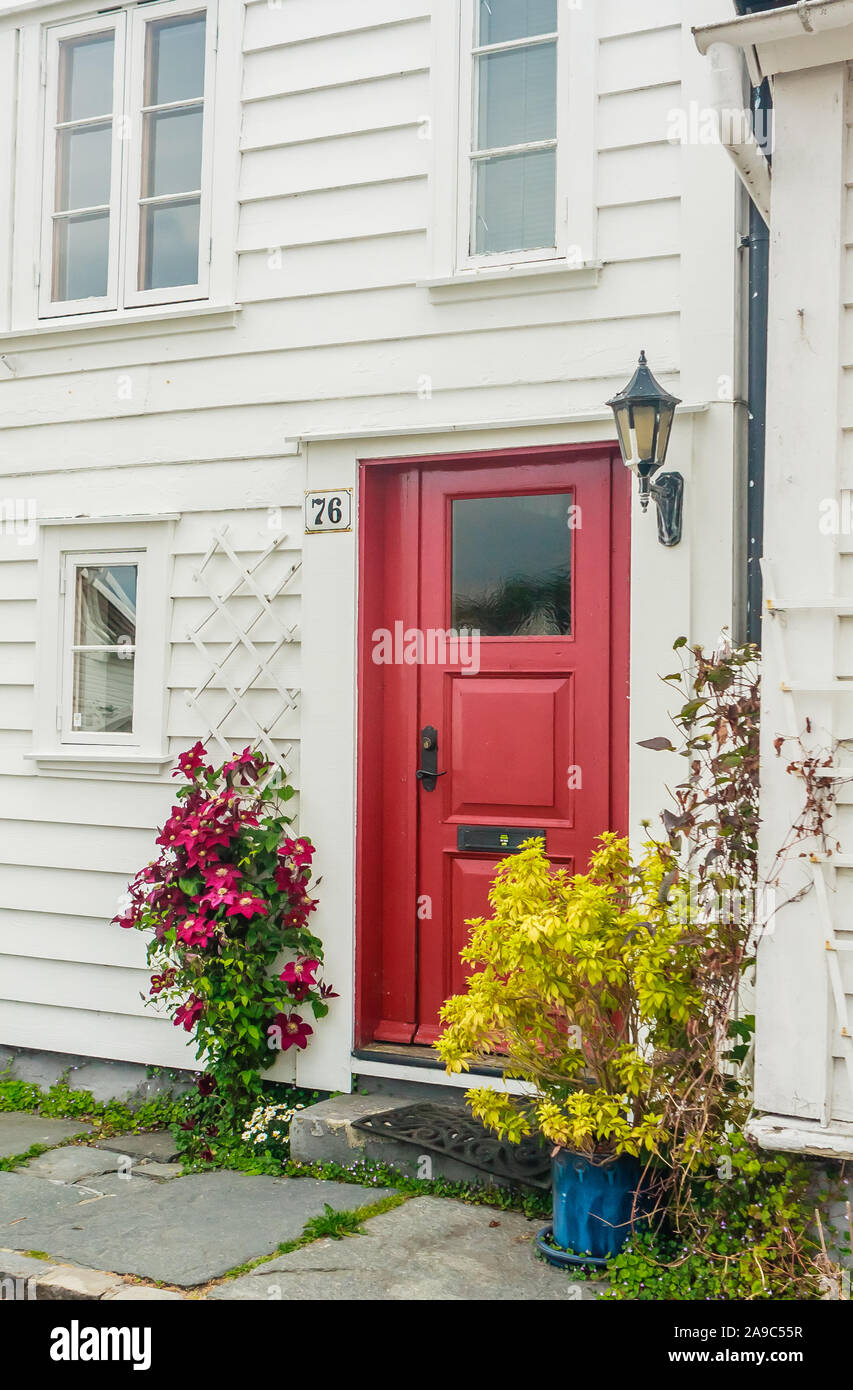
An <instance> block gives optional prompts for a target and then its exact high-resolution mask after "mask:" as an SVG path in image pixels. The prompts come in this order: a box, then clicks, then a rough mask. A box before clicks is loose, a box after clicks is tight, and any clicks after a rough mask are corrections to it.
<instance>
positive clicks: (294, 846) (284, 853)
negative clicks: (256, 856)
mask: <svg viewBox="0 0 853 1390" xmlns="http://www.w3.org/2000/svg"><path fill="white" fill-rule="evenodd" d="M278 852H279V854H280V856H281V857H282V859H290V860H291V861H292V862H293V864H294V865H295V866H296V868H297V869H303V868H305V867H306V866H307V865H309V864H310V863H311V860H312V859H313V858H314V846H313V845H312V843H311V841H310V840H285V841H284V843H283V844H282V846H281V848H280V849H279V851H278Z"/></svg>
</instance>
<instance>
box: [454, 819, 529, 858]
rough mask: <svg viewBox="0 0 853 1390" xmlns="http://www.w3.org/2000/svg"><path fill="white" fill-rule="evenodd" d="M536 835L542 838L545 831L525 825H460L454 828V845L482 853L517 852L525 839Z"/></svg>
mask: <svg viewBox="0 0 853 1390" xmlns="http://www.w3.org/2000/svg"><path fill="white" fill-rule="evenodd" d="M536 837H539V838H540V839H542V840H544V839H545V831H544V830H530V829H528V827H527V826H521V827H519V826H511V827H510V826H502V825H460V826H457V829H456V847H457V849H466V850H469V851H470V850H476V851H479V852H480V853H482V854H517V853H518V851H519V850H520V849H521V846H522V845H523V844H524V842H525V840H532V839H535V838H536ZM546 848H547V845H546Z"/></svg>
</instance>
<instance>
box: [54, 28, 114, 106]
mask: <svg viewBox="0 0 853 1390" xmlns="http://www.w3.org/2000/svg"><path fill="white" fill-rule="evenodd" d="M59 49H60V52H59V120H60V121H82V120H85V119H86V118H87V117H89V116H110V115H112V110H113V55H114V53H115V38H114V35H113V31H112V30H109V31H108V32H107V33H105V34H87V35H86V37H85V38H84V39H66V40H65V42H64V43H61V44H60V46H59Z"/></svg>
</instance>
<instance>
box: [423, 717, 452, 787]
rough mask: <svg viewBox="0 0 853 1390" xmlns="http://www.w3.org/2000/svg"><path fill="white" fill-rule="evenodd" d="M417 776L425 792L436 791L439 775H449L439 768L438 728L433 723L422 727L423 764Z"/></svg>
mask: <svg viewBox="0 0 853 1390" xmlns="http://www.w3.org/2000/svg"><path fill="white" fill-rule="evenodd" d="M415 776H416V777H417V779H418V781H419V782H420V784H421V786H422V787H423V789H424V791H425V792H434V791H435V784H436V782H437V781H438V779H439V777H446V776H447V773H446V772H439V770H438V730H437V729H434V728H433V726H432V725H431V724H427V726H426V728H425V729H421V766H420V767H419V768H418V770H417V772H416V773H415Z"/></svg>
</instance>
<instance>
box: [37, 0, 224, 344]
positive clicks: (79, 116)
mask: <svg viewBox="0 0 853 1390" xmlns="http://www.w3.org/2000/svg"><path fill="white" fill-rule="evenodd" d="M215 38H216V15H215V8H214V4H213V3H212V0H211V3H209V4H207V5H205V6H199V5H197V4H196V5H195V6H193V5H187V4H186V2H185V0H157V3H151V4H147V5H144V6H136V7H134V8H133V9H129V10H117V11H114V12H113V11H111V12H108V13H106V14H104V15H100V16H97V17H96V18H94V19H91V20H87V21H82V22H78V23H75V24H71V25H63V26H62V27H59V28H52V29H48V30H47V31H46V54H45V78H46V81H45V89H46V96H45V101H46V118H45V180H44V185H45V186H44V206H43V219H42V220H43V234H42V251H43V255H42V269H41V274H40V314H41V316H42V317H48V316H49V317H54V316H57V315H68V314H79V313H93V312H96V311H98V310H110V309H118V308H132V307H136V306H143V305H152V304H164V303H174V302H178V301H181V300H191V299H203V298H205V297H206V295H207V293H208V282H209V264H210V235H211V233H210V206H211V190H210V182H211V178H210V167H211V148H210V147H211V119H210V107H211V98H212V90H213V68H214V55H215Z"/></svg>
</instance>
